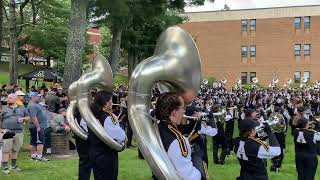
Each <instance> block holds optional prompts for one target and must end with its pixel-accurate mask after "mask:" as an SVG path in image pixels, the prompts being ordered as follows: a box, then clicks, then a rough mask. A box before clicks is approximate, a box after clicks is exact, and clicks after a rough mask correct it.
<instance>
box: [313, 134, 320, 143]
mask: <svg viewBox="0 0 320 180" xmlns="http://www.w3.org/2000/svg"><path fill="white" fill-rule="evenodd" d="M317 141H320V133H319V132H315V133H314V136H313V142H315V143H316V142H317Z"/></svg>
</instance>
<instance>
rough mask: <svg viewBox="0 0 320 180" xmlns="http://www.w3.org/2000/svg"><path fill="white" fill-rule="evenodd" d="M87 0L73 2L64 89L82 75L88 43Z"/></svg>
mask: <svg viewBox="0 0 320 180" xmlns="http://www.w3.org/2000/svg"><path fill="white" fill-rule="evenodd" d="M87 7H88V1H87V0H72V1H71V17H70V30H69V33H68V42H67V51H66V58H65V66H64V75H63V78H64V82H63V87H64V88H65V89H67V88H68V87H69V85H70V84H71V83H72V82H74V81H76V80H78V79H79V78H80V76H81V74H82V54H83V53H82V52H83V49H84V47H85V42H86V38H85V35H86V25H87V24H86V14H87Z"/></svg>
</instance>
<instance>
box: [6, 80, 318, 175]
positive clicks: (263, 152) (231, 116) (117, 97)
mask: <svg viewBox="0 0 320 180" xmlns="http://www.w3.org/2000/svg"><path fill="white" fill-rule="evenodd" d="M3 89H5V92H4V90H1V93H2V95H1V99H2V100H3V99H6V101H2V103H3V105H2V108H1V116H0V122H1V123H0V127H1V129H3V130H4V129H6V131H13V132H15V134H16V135H15V136H14V138H12V139H5V140H3V145H2V146H3V147H2V151H3V153H2V154H3V158H2V169H3V171H4V172H8V171H10V170H19V169H20V168H18V166H17V153H18V152H19V150H20V148H21V145H22V139H23V124H25V122H29V131H30V134H31V140H30V145H31V146H32V150H31V155H30V156H31V159H34V160H40V161H45V160H47V159H46V158H44V157H43V148H44V147H45V148H46V149H47V151H46V152H49V151H50V145H49V144H47V141H50V140H47V139H48V136H47V135H48V133H49V134H50V133H51V132H56V133H68V132H70V127H69V126H68V124H67V122H66V121H65V116H66V108H67V106H68V98H67V96H66V94H64V93H63V89H62V88H61V86H58V87H53V88H50V89H46V88H39V89H38V92H36V90H35V89H34V88H32V89H31V91H30V92H28V93H27V94H24V93H23V92H22V91H21V88H19V87H15V86H13V87H12V88H3ZM91 93H92V97H93V100H92V102H93V103H92V104H91V109H92V112H93V114H94V115H95V117H96V118H97V119H98V120H99V122H100V123H101V125H102V126H103V127H104V129H105V131H106V132H107V133H108V134H109V135H110V136H111V137H112V138H113V139H115V140H117V141H118V142H119V143H120V144H122V145H125V144H126V146H127V147H132V134H133V133H132V130H131V127H130V124H129V121H128V112H127V87H126V86H120V87H119V88H117V89H116V90H115V92H114V93H113V94H110V93H108V92H104V91H99V92H97V91H96V90H93V91H91ZM4 97H5V98H4ZM26 97H27V98H26ZM183 97H184V96H183V94H181V93H180V94H179V93H163V94H161V93H160V92H159V90H157V88H155V89H153V97H152V98H151V100H152V101H154V102H155V103H151V104H153V106H152V107H150V108H151V109H153V111H152V112H151V115H152V116H154V117H155V118H156V119H158V120H159V132H160V136H161V139H162V143H163V147H164V148H165V150H166V152H167V154H168V156H169V158H170V160H171V161H172V163H173V165H174V167H175V169H176V171H177V173H178V174H179V176H180V177H182V178H183V179H208V169H207V167H208V157H209V156H208V152H207V138H209V137H210V138H212V146H213V152H212V153H213V154H212V157H213V162H214V163H215V164H220V165H225V163H226V162H227V161H228V156H230V155H231V153H232V152H234V154H235V156H236V157H237V158H238V160H239V164H240V166H241V171H240V175H239V177H238V180H244V179H258V180H260V179H261V180H265V179H268V175H267V163H266V162H267V161H266V159H270V158H271V159H272V164H271V165H270V170H271V171H274V172H278V173H281V166H282V161H283V158H284V156H285V149H286V141H285V140H286V138H285V137H286V136H287V135H293V136H294V144H295V163H296V170H297V173H298V179H299V180H312V179H314V178H315V173H316V169H317V163H318V159H317V154H320V146H319V141H320V134H319V130H320V120H319V119H320V92H319V91H318V90H312V89H289V88H284V89H280V88H277V87H273V88H268V89H255V88H253V89H252V90H243V89H237V90H232V91H227V90H226V89H225V88H224V87H223V86H220V87H214V88H213V87H210V86H208V85H205V84H203V85H202V86H201V88H200V90H199V92H198V96H197V97H196V98H195V100H194V101H193V102H187V101H186V100H185V99H183ZM5 103H6V105H5ZM47 112H50V113H47ZM52 114H54V115H52ZM76 117H77V120H78V123H79V124H80V126H81V127H82V128H83V129H85V130H86V131H87V132H88V140H87V141H85V140H81V139H80V138H77V137H76V145H77V150H78V155H79V161H80V162H79V179H89V178H90V174H91V171H93V173H94V176H95V179H98V180H99V179H106V177H108V179H117V175H118V152H117V151H115V150H113V149H112V148H110V147H108V146H107V145H105V144H104V143H103V141H101V140H100V139H99V138H98V137H97V136H96V135H95V134H94V133H93V132H92V131H91V130H90V129H88V128H87V127H86V124H85V122H84V121H83V120H81V115H80V114H78V115H76ZM274 117H277V118H278V121H280V120H283V122H284V124H282V128H283V130H282V131H280V132H279V131H275V130H274V129H273V126H274V124H270V123H268V122H269V120H270V119H272V118H274ZM53 119H54V120H53ZM279 119H280V120H279ZM278 121H277V122H278ZM236 125H237V126H236ZM261 127H262V131H263V133H264V136H261V132H260V129H259V128H261ZM235 128H238V131H237V132H239V135H238V134H234V132H235V131H236V130H235ZM289 132H290V133H291V134H287V133H289ZM234 137H236V138H234ZM0 147H1V144H0ZM220 148H221V150H219V149H220ZM48 150H49V151H48ZM9 152H12V154H11V168H8V160H9V157H8V156H9ZM219 152H220V154H219ZM139 157H140V158H143V155H142V154H141V152H140V151H139ZM105 164H108V166H105ZM186 171H187V172H188V173H186ZM153 177H154V179H157V178H156V177H155V175H154V176H153Z"/></svg>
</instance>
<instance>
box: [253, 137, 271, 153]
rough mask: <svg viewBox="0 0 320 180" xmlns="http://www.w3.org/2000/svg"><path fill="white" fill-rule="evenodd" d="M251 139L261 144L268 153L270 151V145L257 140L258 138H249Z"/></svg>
mask: <svg viewBox="0 0 320 180" xmlns="http://www.w3.org/2000/svg"><path fill="white" fill-rule="evenodd" d="M249 139H252V140H254V141H256V142H257V143H259V144H261V145H262V147H263V148H264V149H265V150H266V151H269V145H268V143H266V142H264V141H261V140H260V139H256V138H249Z"/></svg>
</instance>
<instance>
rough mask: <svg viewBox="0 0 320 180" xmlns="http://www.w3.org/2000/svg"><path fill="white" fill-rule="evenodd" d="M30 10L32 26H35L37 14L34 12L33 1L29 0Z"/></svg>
mask: <svg viewBox="0 0 320 180" xmlns="http://www.w3.org/2000/svg"><path fill="white" fill-rule="evenodd" d="M31 9H32V24H33V25H36V21H37V12H36V5H35V2H34V0H31Z"/></svg>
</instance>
